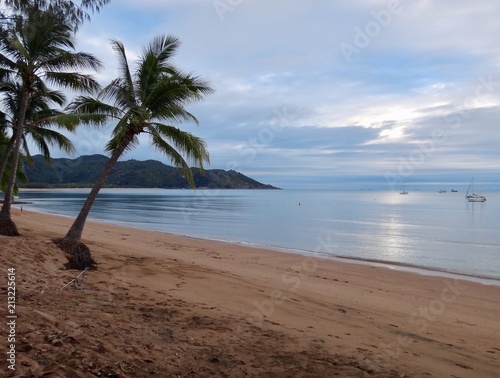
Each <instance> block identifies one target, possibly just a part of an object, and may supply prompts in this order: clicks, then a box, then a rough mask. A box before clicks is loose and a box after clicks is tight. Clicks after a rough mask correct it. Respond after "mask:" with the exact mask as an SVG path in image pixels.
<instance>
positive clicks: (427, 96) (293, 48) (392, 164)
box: [76, 0, 500, 186]
mask: <svg viewBox="0 0 500 378" xmlns="http://www.w3.org/2000/svg"><path fill="white" fill-rule="evenodd" d="M339 3H340V4H339ZM391 4H392V5H391ZM224 5H225V8H224ZM217 6H219V8H217ZM220 6H223V8H220ZM391 7H392V8H391ZM221 12H222V13H221ZM499 16H500V3H498V4H497V3H495V2H492V1H489V0H479V1H476V2H470V1H465V0H459V1H451V0H443V1H439V2H436V1H430V0H420V1H412V0H400V1H392V2H388V1H380V0H362V1H355V2H332V1H326V0H318V1H315V2H303V1H298V0H292V1H290V0H289V1H284V0H277V1H273V2H265V1H263V0H252V1H249V0H247V1H245V0H241V1H236V0H234V1H233V0H231V1H229V0H221V1H201V0H190V1H186V0H182V1H181V0H170V1H160V0H145V1H141V2H136V1H132V0H122V1H120V2H117V1H114V2H111V3H110V5H108V6H106V7H104V8H103V10H102V12H101V13H99V14H96V15H94V16H93V19H92V22H91V23H88V24H86V25H84V27H82V29H81V31H80V33H79V34H78V40H79V44H78V47H79V49H81V50H85V51H90V52H93V53H94V54H96V55H97V56H99V57H100V58H101V59H102V60H103V61H104V62H105V63H106V70H105V71H103V72H101V73H100V74H99V76H98V78H99V80H101V81H102V82H103V84H104V83H106V82H109V80H111V79H112V78H114V77H115V76H116V75H117V67H116V59H115V56H114V53H113V51H112V50H111V47H110V45H109V40H110V39H112V38H115V39H119V40H121V41H122V42H124V44H125V46H126V48H127V51H128V52H129V53H130V56H131V59H132V60H133V57H134V56H136V55H137V54H138V53H139V52H140V50H141V47H142V46H143V45H144V44H145V43H147V42H148V41H149V40H150V38H151V37H153V36H155V35H158V34H173V35H175V36H177V37H179V38H180V40H181V41H182V45H181V47H180V49H179V53H178V55H177V57H176V59H175V62H176V64H177V65H178V66H179V67H181V68H182V69H184V70H186V71H189V72H195V73H197V74H200V75H201V76H203V77H205V78H206V79H208V80H209V81H210V82H211V83H212V85H213V87H214V88H215V90H216V92H215V94H213V95H211V96H209V97H208V98H207V99H206V100H205V101H203V102H202V103H198V104H193V105H192V106H190V107H189V109H190V111H192V112H193V113H194V114H195V115H196V116H197V118H198V119H199V120H200V126H199V127H195V126H194V125H185V127H186V129H187V130H189V131H191V132H193V133H196V134H198V135H200V136H202V137H203V138H205V139H206V141H207V143H208V145H209V149H210V151H211V156H212V167H213V168H223V169H225V168H229V167H238V168H239V169H240V170H241V171H242V172H243V173H245V174H249V175H251V176H253V177H255V178H257V179H260V180H262V181H265V182H269V183H271V184H277V185H284V184H285V185H290V186H300V183H304V185H311V183H313V182H314V180H316V182H318V183H323V184H326V183H335V182H338V181H339V180H340V179H339V180H336V179H335V177H337V178H342V180H341V181H346V180H347V181H349V178H350V180H351V181H352V182H354V183H355V184H354V185H360V181H362V180H368V181H370V180H371V182H377V183H380V182H384V180H385V176H386V175H387V174H388V173H389V174H394V175H395V176H397V179H400V180H405V181H411V179H412V178H414V179H415V180H417V178H418V180H420V181H423V182H425V181H426V180H428V179H429V178H436V177H440V176H441V177H444V176H445V177H448V179H449V180H462V181H468V180H469V176H470V174H471V172H474V171H481V172H483V174H484V175H485V176H495V175H497V176H498V172H499V168H500V167H499V165H498V164H497V163H496V162H498V161H500V159H499V157H500V156H499V154H498V152H497V149H496V148H495V144H496V145H498V142H500V141H499V140H498V137H497V135H498V134H499V133H498V122H497V121H496V120H497V119H499V116H500V110H499V109H500V72H499V69H500V58H499V57H500V32H499V30H498V29H499V26H498V19H499ZM377 25H378V26H377ZM360 33H361V34H364V35H365V37H361V34H360ZM363 38H365V40H364V43H361V44H360V43H359V42H360V41H362V42H363ZM343 44H344V45H345V44H348V45H351V46H353V47H354V48H355V49H356V52H354V53H352V54H351V55H350V56H349V58H350V59H346V54H345V51H343V50H342V46H343ZM285 113H286V114H285ZM277 114H278V115H277ZM279 114H281V116H280V115H279ZM440 130H444V132H445V138H443V139H439V140H438V137H436V135H438V134H439V133H440ZM108 135H109V128H108V129H104V130H98V131H92V132H89V130H88V129H81V130H80V131H79V133H78V136H77V138H76V139H77V141H78V143H77V144H80V145H79V146H77V148H78V153H79V154H81V153H101V152H102V147H103V146H104V143H105V141H106V139H107V137H108ZM435 140H438V142H436V141H435ZM431 144H432V151H431V150H430V149H431V146H430V145H431ZM419 146H420V147H419ZM422 146H424V147H422ZM419 148H420V150H419ZM422 148H427V149H429V150H428V151H427V152H424V155H425V156H424V157H423V158H421V156H420V155H418V151H421V149H422ZM415 151H417V152H415ZM420 153H422V152H420ZM412 154H413V155H412ZM417 155H418V156H417ZM126 157H129V158H132V157H133V158H137V159H146V158H161V157H160V156H159V155H157V153H156V152H154V151H152V150H151V149H150V148H149V147H148V145H147V138H145V139H144V144H142V145H141V146H140V147H138V148H137V149H136V150H135V151H132V152H130V153H129V154H128V155H127V156H126ZM417 158H418V159H422V161H420V160H418V161H417V162H414V163H411V159H417ZM408 161H410V164H413V167H412V172H411V174H409V175H406V176H405V175H402V174H400V173H398V172H401V171H402V169H401V166H402V164H405V162H408ZM447 172H452V173H451V176H450V175H448V174H447ZM405 174H406V173H405ZM332 185H333V184H332Z"/></svg>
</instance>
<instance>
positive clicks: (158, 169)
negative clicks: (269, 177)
mask: <svg viewBox="0 0 500 378" xmlns="http://www.w3.org/2000/svg"><path fill="white" fill-rule="evenodd" d="M33 160H34V165H33V166H29V165H27V164H26V165H25V166H24V171H25V173H26V176H27V177H28V182H27V183H25V184H22V187H24V188H84V187H87V188H88V187H91V186H92V185H93V184H94V183H95V182H96V180H97V177H98V176H99V174H100V173H101V171H102V169H103V167H104V165H105V164H106V162H107V161H108V157H106V156H103V155H87V156H80V157H79V158H76V159H64V158H61V159H52V163H51V164H50V165H48V164H47V163H46V162H45V160H44V159H43V156H42V155H36V156H34V157H33ZM191 170H192V172H193V176H194V182H195V184H196V187H197V188H209V189H279V188H275V187H274V186H271V185H266V184H262V183H260V182H258V181H256V180H253V179H251V178H250V177H247V176H245V175H243V174H241V173H239V172H236V171H233V170H230V171H225V170H222V169H210V170H208V169H207V170H205V172H204V174H203V175H202V174H201V173H200V170H199V169H198V168H191ZM105 187H107V188H167V189H182V188H189V185H188V183H187V181H186V179H185V178H184V177H183V175H182V173H181V171H180V170H179V169H177V168H174V167H172V166H169V165H165V164H163V163H161V162H159V161H156V160H146V161H138V160H127V161H119V162H117V163H116V165H115V167H114V168H113V170H112V171H111V173H110V175H109V177H108V179H107V181H106V185H105Z"/></svg>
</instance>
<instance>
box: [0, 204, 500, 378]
mask: <svg viewBox="0 0 500 378" xmlns="http://www.w3.org/2000/svg"><path fill="white" fill-rule="evenodd" d="M13 220H14V221H15V222H16V224H17V226H18V229H19V231H20V232H21V234H22V236H20V237H15V238H8V237H2V236H0V248H1V251H2V252H3V253H0V263H1V264H2V266H5V267H13V268H15V270H16V277H17V292H18V297H17V303H16V311H17V313H16V315H17V316H18V321H19V324H18V329H17V334H16V340H17V345H18V352H17V359H18V360H17V361H18V365H17V366H18V371H17V372H16V373H17V374H18V375H17V376H19V374H21V375H22V374H23V373H24V374H35V375H37V376H42V375H44V374H45V373H48V372H51V373H52V374H57V375H58V376H75V377H84V376H89V375H92V374H93V375H101V376H109V375H111V376H113V375H115V376H116V375H118V373H119V374H122V375H123V374H125V376H136V377H150V376H158V377H164V376H189V375H194V376H199V377H211V376H228V377H235V378H236V377H241V376H249V377H257V376H273V377H277V378H281V377H283V378H284V377H289V376H290V375H293V376H300V375H307V376H310V377H326V376H335V375H339V376H349V377H356V378H364V377H366V376H367V374H368V376H371V377H377V378H379V377H380V378H382V377H384V378H388V377H401V376H412V377H413V376H415V377H420V376H436V377H442V376H457V377H461V378H469V377H470V378H473V377H477V376H485V377H486V376H495V374H496V373H497V372H498V369H499V368H500V346H499V341H500V330H499V329H498V313H500V303H499V302H498V301H495V300H492V299H494V298H498V297H499V296H500V288H499V287H496V286H492V285H482V284H478V283H475V282H471V281H467V280H463V279H452V278H445V277H437V276H423V275H419V274H416V273H410V272H402V271H398V270H394V269H388V268H384V269H381V267H375V266H370V265H365V264H353V263H348V262H339V261H332V260H328V259H320V258H313V257H312V256H302V255H298V254H292V253H282V252H278V251H273V250H269V249H262V248H253V247H249V246H242V245H234V244H229V243H221V242H214V241H208V240H200V239H195V238H189V237H181V236H176V235H172V234H165V233H162V232H157V231H145V230H141V229H134V228H130V227H123V226H117V225H112V224H109V223H101V222H94V221H89V222H88V223H87V225H86V227H85V230H84V235H83V239H82V241H83V242H84V243H86V244H87V245H88V246H89V248H90V249H91V251H92V255H93V257H94V259H95V260H96V261H97V263H98V268H97V270H92V271H89V272H88V273H87V274H86V275H85V280H84V282H83V287H81V288H80V290H77V287H72V286H71V285H70V286H68V287H66V288H65V289H61V287H62V286H63V285H65V284H67V283H68V282H70V281H71V279H72V278H74V277H75V276H76V275H77V274H79V273H80V272H77V271H68V270H64V269H62V266H63V264H64V263H65V258H64V256H63V254H62V252H61V251H60V250H59V249H58V248H57V247H56V246H55V245H54V244H53V243H52V242H51V239H52V238H55V237H60V236H62V235H64V233H65V232H66V231H67V229H68V228H69V226H70V225H71V219H70V218H69V217H60V216H56V215H51V214H46V213H35V212H31V211H23V212H21V211H20V210H18V209H15V208H14V209H13ZM82 289H83V290H82ZM4 307H6V306H3V307H2V309H1V310H0V316H2V314H3V312H5V308H4ZM75 340H76V341H77V342H75ZM465 355H466V356H467V359H466V360H464V356H465ZM3 367H4V363H3V362H1V361H0V371H3ZM98 373H100V374H98Z"/></svg>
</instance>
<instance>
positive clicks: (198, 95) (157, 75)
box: [55, 36, 213, 269]
mask: <svg viewBox="0 0 500 378" xmlns="http://www.w3.org/2000/svg"><path fill="white" fill-rule="evenodd" d="M111 43H112V47H113V49H114V50H115V52H116V54H117V56H118V61H119V70H120V76H119V77H118V78H116V79H114V80H113V81H112V82H111V83H110V84H109V85H108V86H106V87H105V88H104V89H102V91H101V92H100V93H99V94H98V96H97V97H95V98H94V97H89V96H80V97H78V98H77V99H75V101H74V102H73V103H72V104H71V105H70V106H69V110H70V111H71V112H74V113H76V114H100V115H105V116H106V117H108V118H109V119H113V120H115V122H116V126H115V127H114V129H113V131H112V135H111V139H110V140H109V142H108V143H107V145H106V150H107V151H108V152H109V153H110V155H111V157H110V159H109V161H108V163H107V165H106V166H105V168H104V169H103V172H102V174H101V175H100V177H99V179H98V181H97V182H96V184H95V185H94V187H93V188H92V190H91V192H90V194H89V196H88V198H87V201H86V202H85V204H84V205H83V207H82V209H81V211H80V213H79V215H78V216H77V218H76V219H75V222H74V223H73V225H72V226H71V228H70V229H69V231H68V233H67V234H66V236H65V237H64V238H63V239H57V240H55V242H56V244H57V245H58V246H59V247H60V248H61V249H63V251H65V252H66V256H67V258H68V260H69V263H68V267H69V268H74V269H85V268H87V267H91V266H93V265H94V261H93V260H92V257H91V254H90V250H89V249H88V248H87V246H85V245H84V244H83V243H81V241H80V240H81V236H82V232H83V228H84V226H85V221H86V219H87V216H88V214H89V212H90V209H91V207H92V204H93V202H94V200H95V198H96V197H97V194H98V193H99V190H100V189H101V188H102V186H103V185H104V183H105V180H106V178H107V176H108V175H109V173H110V172H111V169H112V168H113V166H114V164H115V163H116V162H117V161H118V159H119V158H120V156H122V155H123V153H125V152H126V151H128V150H131V149H132V148H134V147H135V146H137V145H138V144H139V136H140V135H142V134H144V135H149V137H150V144H151V145H152V146H153V147H154V148H155V149H157V150H158V151H160V152H161V153H163V154H164V155H165V156H167V157H168V158H169V159H170V160H171V161H172V163H173V164H174V165H175V166H177V167H180V168H181V169H182V171H183V174H184V176H185V177H186V179H187V180H188V182H189V183H190V185H191V186H192V187H194V180H193V176H192V172H191V170H190V165H191V166H196V167H199V168H201V169H203V163H204V162H207V163H208V162H209V154H208V150H207V146H206V144H205V142H204V141H203V140H202V139H201V138H199V137H197V136H195V135H193V134H191V133H189V132H186V131H183V130H180V129H179V128H177V127H175V126H173V125H172V124H178V123H181V122H183V121H192V122H195V123H196V124H197V123H198V121H197V119H196V117H195V116H194V115H192V114H191V113H189V112H188V111H187V110H186V109H185V106H186V105H187V104H189V103H191V102H193V101H199V100H202V99H203V98H204V96H205V95H208V94H210V93H211V92H212V91H213V90H212V88H211V87H210V86H209V84H208V83H207V82H206V81H204V80H203V79H201V78H200V77H198V76H195V75H192V74H186V73H183V72H181V71H179V70H178V69H177V68H176V67H175V66H174V65H173V64H172V62H171V60H172V57H173V55H174V54H175V52H176V50H177V49H178V47H179V41H178V39H177V38H174V37H172V36H158V37H156V38H154V39H153V40H152V41H151V42H150V43H149V44H148V45H147V46H146V47H145V48H144V49H143V51H142V54H141V55H140V57H139V58H138V61H137V64H136V67H135V69H134V70H133V71H131V69H130V66H129V63H128V60H127V55H126V52H125V47H124V46H123V44H122V43H121V42H119V41H116V40H114V41H112V42H111Z"/></svg>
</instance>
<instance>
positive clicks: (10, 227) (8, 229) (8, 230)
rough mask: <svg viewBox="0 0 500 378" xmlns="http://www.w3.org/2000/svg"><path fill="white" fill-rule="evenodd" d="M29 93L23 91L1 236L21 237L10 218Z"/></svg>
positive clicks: (1, 214)
mask: <svg viewBox="0 0 500 378" xmlns="http://www.w3.org/2000/svg"><path fill="white" fill-rule="evenodd" d="M28 99H29V91H28V90H26V89H25V90H24V91H23V98H22V101H21V107H20V109H19V118H18V120H17V126H16V130H15V132H14V137H15V143H14V156H13V159H12V168H11V173H10V177H9V182H8V184H7V190H6V191H5V198H4V201H3V206H2V210H1V211H0V235H5V236H19V235H20V234H19V231H17V227H16V225H15V223H14V222H13V221H12V219H11V216H10V209H11V206H12V201H13V198H14V197H13V196H14V186H15V184H16V177H17V168H18V165H19V154H20V149H21V141H22V139H23V138H22V137H23V126H24V119H25V117H26V110H27V108H28Z"/></svg>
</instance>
